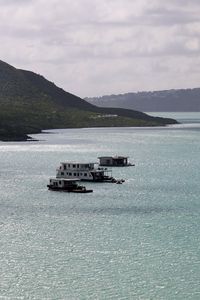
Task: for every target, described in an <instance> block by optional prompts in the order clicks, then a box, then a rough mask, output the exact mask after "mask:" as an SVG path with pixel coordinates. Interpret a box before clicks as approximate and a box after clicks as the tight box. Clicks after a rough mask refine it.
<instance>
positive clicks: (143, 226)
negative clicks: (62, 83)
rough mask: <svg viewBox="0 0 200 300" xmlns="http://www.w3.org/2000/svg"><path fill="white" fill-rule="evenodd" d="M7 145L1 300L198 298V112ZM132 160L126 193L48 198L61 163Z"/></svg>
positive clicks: (114, 190) (0, 189)
mask: <svg viewBox="0 0 200 300" xmlns="http://www.w3.org/2000/svg"><path fill="white" fill-rule="evenodd" d="M152 115H157V116H166V117H172V118H175V119H177V120H178V121H179V122H180V124H177V125H171V126H167V127H149V128H89V129H84V128H83V129H60V130H49V131H45V132H43V133H42V134H38V135H33V136H32V137H33V138H35V139H36V140H37V141H29V142H0V299H24V300H26V299H31V300H32V299H41V300H42V299H55V300H57V299H58V300H60V299H69V300H73V299H75V300H79V299H91V300H94V299H99V300H100V299H106V300H107V299H121V300H122V299H123V300H125V299H140V300H147V299H151V300H156V299H158V300H162V299H163V300H168V299H169V300H173V299H180V300H183V299H187V300H189V299H196V300H199V299H200V113H152ZM104 155H124V156H128V157H129V161H130V162H131V163H134V164H135V166H134V167H121V168H113V169H112V175H113V177H115V178H117V179H125V182H124V183H123V184H114V183H90V182H88V183H84V185H85V186H86V187H87V188H91V189H93V193H91V194H73V193H63V192H54V191H49V190H48V188H47V184H48V181H49V178H50V177H55V175H56V168H57V167H58V166H59V164H60V162H64V161H78V162H97V161H98V157H99V156H104Z"/></svg>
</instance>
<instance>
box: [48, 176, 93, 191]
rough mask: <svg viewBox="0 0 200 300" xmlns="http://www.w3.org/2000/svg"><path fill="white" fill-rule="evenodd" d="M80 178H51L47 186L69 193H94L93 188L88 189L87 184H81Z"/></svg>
mask: <svg viewBox="0 0 200 300" xmlns="http://www.w3.org/2000/svg"><path fill="white" fill-rule="evenodd" d="M78 182H80V180H79V179H77V178H74V179H66V178H50V179H49V184H48V185H47V187H48V188H49V190H53V191H63V192H68V193H70V192H71V193H92V192H93V190H87V189H86V187H85V186H82V185H79V184H78Z"/></svg>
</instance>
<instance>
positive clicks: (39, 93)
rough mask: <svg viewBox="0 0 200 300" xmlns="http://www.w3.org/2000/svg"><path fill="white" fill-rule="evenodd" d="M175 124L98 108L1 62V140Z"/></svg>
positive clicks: (143, 115)
mask: <svg viewBox="0 0 200 300" xmlns="http://www.w3.org/2000/svg"><path fill="white" fill-rule="evenodd" d="M170 123H176V121H174V120H171V119H165V118H153V117H150V116H148V115H146V114H144V113H141V112H137V111H133V110H128V109H121V108H102V107H101V108H100V107H97V106H95V105H92V104H90V103H88V102H86V101H85V100H83V99H81V98H79V97H77V96H75V95H72V94H70V93H68V92H65V91H64V90H63V89H61V88H59V87H57V86H56V85H55V84H54V83H52V82H50V81H48V80H46V79H45V78H44V77H43V76H41V75H37V74H35V73H33V72H30V71H24V70H18V69H16V68H14V67H12V66H10V65H8V64H7V63H4V62H2V61H0V139H1V140H20V139H22V140H24V139H26V138H27V134H28V133H38V132H40V131H41V130H43V129H51V128H72V127H97V126H98V127H100V126H104V127H105V126H108V127H109V126H158V125H166V124H170Z"/></svg>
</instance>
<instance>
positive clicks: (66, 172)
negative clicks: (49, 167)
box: [56, 161, 115, 182]
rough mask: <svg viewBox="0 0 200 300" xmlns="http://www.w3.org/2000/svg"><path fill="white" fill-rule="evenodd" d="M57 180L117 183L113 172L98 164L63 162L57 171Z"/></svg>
mask: <svg viewBox="0 0 200 300" xmlns="http://www.w3.org/2000/svg"><path fill="white" fill-rule="evenodd" d="M56 177H57V178H68V179H73V178H78V179H80V180H82V181H95V182H115V179H114V178H113V177H112V171H111V170H108V169H107V168H101V167H99V165H98V164H96V163H79V162H71V161H70V162H61V163H60V167H59V168H58V169H57V173H56Z"/></svg>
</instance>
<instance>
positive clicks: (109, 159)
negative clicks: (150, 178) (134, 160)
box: [98, 156, 134, 167]
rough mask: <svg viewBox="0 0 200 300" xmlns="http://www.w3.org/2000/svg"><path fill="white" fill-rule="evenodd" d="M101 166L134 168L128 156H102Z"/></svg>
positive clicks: (100, 158) (100, 159)
mask: <svg viewBox="0 0 200 300" xmlns="http://www.w3.org/2000/svg"><path fill="white" fill-rule="evenodd" d="M98 159H99V165H100V166H110V167H128V166H134V164H131V163H130V162H129V161H128V156H100V157H98Z"/></svg>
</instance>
